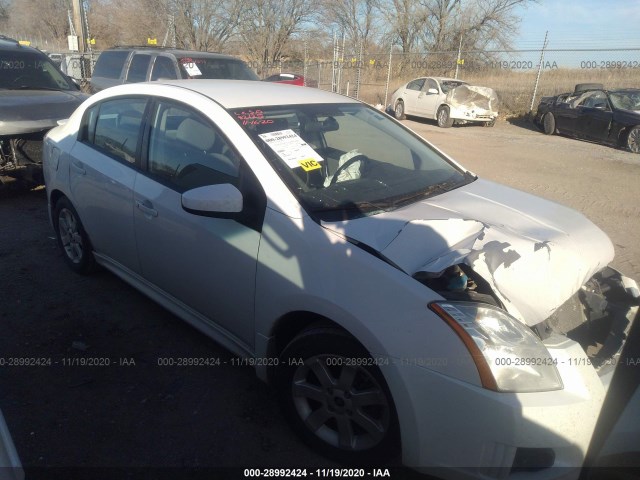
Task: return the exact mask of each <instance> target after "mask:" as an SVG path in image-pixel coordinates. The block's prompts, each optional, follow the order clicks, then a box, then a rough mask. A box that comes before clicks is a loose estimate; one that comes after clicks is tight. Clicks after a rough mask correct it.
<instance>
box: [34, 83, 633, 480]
mask: <svg viewBox="0 0 640 480" xmlns="http://www.w3.org/2000/svg"><path fill="white" fill-rule="evenodd" d="M44 155H45V156H44V174H45V180H46V187H47V195H48V199H49V208H50V214H51V219H52V224H53V226H54V229H55V232H56V235H57V241H58V244H59V245H60V247H61V250H62V252H63V258H64V259H65V261H66V262H67V263H68V264H69V266H70V267H71V268H72V269H74V270H76V271H78V272H80V273H86V272H88V271H90V270H91V267H92V266H93V264H94V262H97V263H99V264H100V265H102V266H104V267H106V268H107V269H109V270H111V271H112V272H114V273H115V274H117V275H118V276H119V277H121V278H123V279H124V280H125V281H127V282H129V283H130V284H131V285H133V286H134V287H136V288H138V289H139V290H141V291H142V292H144V293H145V294H147V295H148V296H150V297H151V298H153V299H154V300H156V301H158V302H159V303H161V304H162V305H164V306H165V307H166V308H168V309H170V310H171V311H172V312H174V313H175V314H176V315H178V316H180V317H182V318H183V319H184V320H186V321H187V322H189V323H191V324H192V325H194V326H195V327H196V328H198V329H200V330H201V331H203V332H205V333H206V334H207V335H209V336H211V337H212V338H214V339H216V340H217V341H219V342H220V343H221V344H222V345H224V346H225V347H227V348H229V349H230V350H231V351H232V352H234V353H235V354H237V355H241V356H243V357H246V359H247V360H246V361H247V364H249V365H252V366H255V368H256V371H257V374H258V376H259V377H260V378H261V379H263V380H265V381H268V382H270V383H272V384H273V385H275V386H276V388H277V391H278V392H279V397H280V400H281V403H282V406H283V408H284V411H285V412H286V415H287V418H288V419H289V420H290V422H291V425H292V426H293V428H294V429H295V430H296V431H297V432H298V433H299V434H300V435H301V437H302V438H303V439H304V440H306V441H307V442H309V443H310V444H311V445H313V447H314V448H315V449H318V450H320V451H322V452H325V453H326V454H327V455H330V456H333V457H335V458H337V459H340V460H344V461H347V462H349V464H351V465H354V464H359V463H360V462H362V461H369V462H374V463H375V464H377V465H380V464H381V463H382V462H383V461H384V459H385V458H386V457H389V456H392V455H394V454H395V453H396V452H399V453H401V456H402V461H403V462H404V463H405V464H406V465H408V466H411V467H413V468H416V469H418V470H422V471H426V472H434V470H433V469H435V468H438V467H447V468H445V469H442V470H437V474H438V475H439V476H444V477H448V476H457V475H459V474H466V475H471V476H474V477H481V478H507V477H510V475H511V474H514V475H515V476H517V478H529V475H536V478H541V476H542V477H544V478H553V477H558V476H563V477H564V476H565V475H566V474H567V473H568V470H567V468H573V469H575V470H576V471H577V469H579V468H580V466H581V464H582V462H583V459H584V455H585V451H586V450H587V447H588V445H589V441H590V438H591V435H592V432H593V430H594V425H595V423H596V419H597V417H598V413H599V411H600V408H601V405H602V402H603V398H604V396H605V392H606V389H607V385H608V382H609V379H610V377H611V375H612V372H613V370H614V367H615V364H616V361H617V358H618V355H619V352H620V350H621V348H622V346H623V345H624V343H625V338H626V337H625V336H626V332H627V331H628V330H629V328H630V326H631V324H632V318H633V316H634V315H635V314H636V312H637V310H638V306H637V305H638V289H637V286H636V284H635V282H634V281H633V280H630V279H628V278H626V277H624V276H623V275H621V274H620V273H618V272H616V271H615V270H613V269H611V268H610V267H608V264H609V263H610V262H611V260H612V258H613V247H612V244H611V242H610V241H609V239H608V238H607V236H606V235H605V234H604V233H603V232H602V231H601V230H600V229H598V227H596V226H595V225H593V224H592V223H591V222H590V221H589V220H588V219H586V218H585V217H584V216H583V215H582V214H580V213H578V212H576V211H573V210H571V209H569V208H566V207H563V206H561V205H557V204H555V203H552V202H550V201H547V200H543V199H541V198H538V197H534V196H532V195H529V194H527V193H523V192H520V191H517V190H514V189H511V188H508V187H505V186H501V185H498V184H496V183H493V182H490V181H487V180H482V179H479V178H478V177H477V176H476V175H474V174H473V173H471V172H469V171H468V170H466V169H465V168H464V167H462V166H460V165H458V164H457V163H456V162H455V161H453V160H452V159H450V158H449V157H447V156H446V155H445V154H443V153H442V152H440V151H439V150H437V149H436V148H434V147H433V146H432V145H430V144H429V143H428V142H426V141H425V140H424V139H422V138H421V137H419V136H418V135H416V134H414V133H413V132H412V131H410V130H409V129H407V128H405V127H404V126H402V125H401V124H399V123H398V122H396V121H394V120H393V119H391V118H389V117H388V116H387V115H385V114H383V113H380V112H379V111H377V110H375V109H373V108H370V107H368V106H367V105H365V104H362V103H360V102H358V101H356V100H352V99H349V98H346V97H343V96H340V95H335V94H332V93H328V92H324V91H322V90H317V89H302V88H301V89H292V88H290V87H288V86H283V85H278V84H264V85H262V86H261V88H259V89H256V88H254V85H253V84H252V83H250V82H241V81H208V80H203V81H200V82H192V81H175V82H166V83H161V82H154V83H153V84H130V85H124V86H119V87H114V88H111V89H108V90H104V91H103V92H100V93H99V94H97V95H95V96H93V97H91V99H89V100H88V101H87V102H85V103H84V104H83V105H82V106H81V107H80V108H79V109H78V110H77V111H76V112H75V113H74V115H73V116H72V117H71V118H70V119H69V121H68V122H67V123H66V124H65V125H63V126H60V127H57V128H55V129H53V130H52V131H51V132H50V133H49V134H48V136H47V137H46V139H45V149H44ZM553 467H565V468H562V469H554V468H553Z"/></svg>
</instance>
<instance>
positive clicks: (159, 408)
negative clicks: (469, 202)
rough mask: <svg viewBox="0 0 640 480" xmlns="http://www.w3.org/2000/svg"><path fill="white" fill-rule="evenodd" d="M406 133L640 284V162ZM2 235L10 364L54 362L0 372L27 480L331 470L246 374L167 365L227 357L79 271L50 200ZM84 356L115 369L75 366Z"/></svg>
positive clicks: (22, 210)
mask: <svg viewBox="0 0 640 480" xmlns="http://www.w3.org/2000/svg"><path fill="white" fill-rule="evenodd" d="M406 124H407V125H409V126H410V127H411V128H413V129H415V130H416V131H417V132H419V133H420V134H422V135H423V136H425V137H426V138H427V139H429V140H430V141H432V142H433V143H434V144H435V145H437V146H438V147H440V148H442V149H443V150H444V151H446V152H447V153H449V154H451V156H453V157H454V158H456V159H457V160H458V161H460V162H461V163H463V164H464V165H466V166H468V167H469V168H471V169H472V170H473V171H475V172H476V173H477V174H479V175H481V176H483V177H486V178H489V179H493V180H496V181H499V182H502V183H506V184H509V185H512V186H514V187H517V188H520V189H523V190H526V191H530V192H533V193H535V194H537V195H541V196H543V197H547V198H550V199H553V200H556V201H559V202H562V203H564V204H567V205H569V206H571V207H573V208H576V209H578V210H580V211H582V212H584V213H585V214H586V215H587V216H588V217H589V218H591V219H592V220H593V221H594V222H595V223H597V224H598V225H600V226H601V227H602V228H603V229H604V230H605V231H606V232H607V233H608V234H609V235H610V237H611V238H612V240H613V242H614V244H615V247H616V253H617V257H616V259H615V261H614V266H615V267H617V268H619V269H620V270H622V271H623V272H624V273H626V274H627V275H629V276H631V277H633V278H636V279H640V244H639V243H638V238H640V188H639V185H640V156H637V155H633V154H631V153H628V152H625V151H621V150H615V149H612V148H608V147H603V146H599V145H594V144H590V143H585V142H580V141H576V140H571V139H567V138H562V137H547V136H544V135H542V134H540V133H539V132H537V131H534V130H533V129H531V128H528V127H526V126H518V125H512V124H508V123H505V122H501V123H499V124H498V125H497V126H496V127H495V128H492V129H490V128H482V127H476V126H471V127H458V128H451V129H447V130H444V129H439V128H437V127H436V126H434V125H433V124H431V123H428V122H421V121H412V120H408V121H406ZM0 225H2V229H0V262H1V263H0V265H1V269H0V288H1V289H2V290H1V291H2V295H0V298H2V301H1V303H0V318H1V321H2V327H3V329H2V331H3V335H1V336H0V352H1V353H0V356H1V357H3V358H5V359H6V360H7V361H8V360H9V359H10V358H13V357H20V358H36V359H42V360H43V361H45V362H46V361H47V360H48V359H50V360H51V362H52V365H51V366H39V367H38V366H30V367H19V366H7V365H5V366H0V408H1V409H2V411H3V412H4V415H5V417H6V419H7V423H8V424H9V427H10V429H11V431H12V434H13V436H14V440H15V443H16V446H17V449H18V451H19V453H20V456H21V458H22V461H23V463H24V465H25V466H27V467H38V468H35V469H34V470H30V471H29V472H28V474H29V475H28V477H27V478H28V479H33V478H52V477H53V476H54V475H56V474H59V475H60V478H79V476H80V475H79V473H78V471H75V472H74V473H73V474H72V475H69V472H68V471H65V470H60V469H55V468H51V467H143V466H157V467H183V466H186V467H211V466H242V467H251V466H258V465H259V466H272V467H291V466H303V467H307V468H316V467H329V466H332V464H331V463H330V462H328V461H326V460H325V459H323V458H322V457H320V456H318V455H316V454H315V453H314V452H312V451H310V450H309V449H307V448H306V447H304V446H303V445H302V444H301V443H300V442H299V441H298V440H297V439H296V437H294V435H293V434H292V433H291V431H290V430H289V429H288V427H287V426H286V425H285V423H284V421H283V419H282V417H281V416H280V413H279V411H278V409H277V406H276V403H275V399H274V395H273V394H272V392H271V391H270V389H269V388H268V387H266V386H265V385H263V384H262V383H260V382H259V381H258V380H257V379H256V377H255V376H254V374H253V371H252V370H251V369H250V368H248V367H234V366H231V365H229V364H228V365H222V366H217V367H168V366H159V365H158V360H159V359H162V358H167V357H174V358H179V357H212V358H220V359H222V360H223V361H224V360H226V361H230V360H231V355H230V354H229V353H228V352H226V351H225V350H223V349H222V348H220V347H219V346H217V345H216V344H215V343H214V342H213V341H211V340H209V339H208V338H206V337H204V336H203V335H202V334H200V333H198V332H197V331H195V330H194V329H192V328H191V327H189V326H188V325H186V324H184V323H183V322H182V321H180V320H178V319H177V318H175V317H174V316H172V315H171V314H169V313H167V312H166V311H164V310H163V309H162V308H160V307H158V306H156V305H155V304H154V303H152V302H151V301H149V300H147V299H146V298H145V297H143V296H142V295H141V294H139V293H138V292H137V291H135V290H134V289H133V288H131V287H129V286H127V285H126V284H124V283H123V282H121V281H120V280H118V279H117V278H116V277H114V276H113V275H111V274H109V273H106V272H99V273H97V274H95V275H93V276H90V277H80V276H77V275H74V274H72V273H71V272H70V271H69V270H68V269H67V268H66V266H65V265H64V263H63V260H62V258H61V254H60V253H59V252H58V250H57V248H56V245H55V242H54V239H53V232H52V230H51V228H50V227H49V224H48V220H47V213H46V198H45V194H44V190H42V189H41V190H37V191H32V192H22V193H13V194H9V195H6V194H5V195H3V197H2V198H0ZM88 358H93V359H103V360H102V361H103V362H105V361H106V360H104V359H108V360H109V362H110V366H92V367H89V366H78V365H75V364H74V365H71V366H70V365H69V364H70V363H74V362H78V361H79V360H76V359H88ZM40 467H47V468H40ZM100 472H101V470H99V469H93V470H90V471H89V474H88V475H87V476H88V477H91V478H97V477H98V476H99V475H98V473H100ZM168 472H170V474H171V476H173V477H175V478H178V477H179V476H180V477H182V474H181V473H182V472H180V475H178V471H177V470H168ZM85 473H86V472H85ZM107 475H108V476H111V477H113V478H116V477H114V476H113V475H112V474H107ZM120 478H124V475H122V476H120ZM210 478H213V477H210ZM396 478H400V477H396Z"/></svg>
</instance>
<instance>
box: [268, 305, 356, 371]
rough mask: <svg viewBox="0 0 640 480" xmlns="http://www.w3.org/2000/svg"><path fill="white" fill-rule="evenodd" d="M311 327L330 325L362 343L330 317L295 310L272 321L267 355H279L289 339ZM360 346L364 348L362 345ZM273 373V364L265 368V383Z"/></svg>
mask: <svg viewBox="0 0 640 480" xmlns="http://www.w3.org/2000/svg"><path fill="white" fill-rule="evenodd" d="M311 327H330V328H335V329H338V330H341V331H342V332H344V333H346V334H348V335H349V336H350V337H352V338H353V339H354V340H355V341H357V342H358V343H360V345H362V342H360V340H358V338H356V337H355V335H353V334H352V333H351V332H349V331H348V330H347V329H345V328H344V327H343V326H341V325H340V324H339V323H337V322H335V321H333V320H331V319H330V318H328V317H326V316H324V315H321V314H318V313H315V312H311V311H305V310H297V311H291V312H288V313H286V314H284V315H282V316H281V317H280V318H278V320H276V321H275V322H274V324H273V327H272V328H271V332H270V335H269V344H268V346H267V357H268V358H275V357H279V356H280V354H281V353H282V351H283V350H284V349H285V348H286V346H287V345H289V343H290V342H291V340H293V339H294V338H295V337H296V336H298V335H299V334H300V333H301V332H302V331H304V330H306V329H308V328H311ZM362 346H363V348H365V349H366V347H365V346H364V345H362ZM274 373H275V366H272V367H271V368H269V369H268V370H267V372H266V380H267V383H269V384H271V383H272V382H273V375H274Z"/></svg>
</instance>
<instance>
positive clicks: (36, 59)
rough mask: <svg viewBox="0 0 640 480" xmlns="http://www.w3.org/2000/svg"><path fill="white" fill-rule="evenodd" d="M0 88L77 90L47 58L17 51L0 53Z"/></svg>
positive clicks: (33, 53)
mask: <svg viewBox="0 0 640 480" xmlns="http://www.w3.org/2000/svg"><path fill="white" fill-rule="evenodd" d="M0 88H6V89H9V90H75V88H74V86H72V85H71V83H70V82H69V81H68V80H67V79H66V78H65V76H64V75H63V74H62V73H60V71H59V70H58V69H57V68H56V67H55V66H54V64H53V63H52V62H51V61H50V60H49V59H48V58H47V57H46V56H44V55H40V54H38V53H36V52H17V51H4V52H3V51H0Z"/></svg>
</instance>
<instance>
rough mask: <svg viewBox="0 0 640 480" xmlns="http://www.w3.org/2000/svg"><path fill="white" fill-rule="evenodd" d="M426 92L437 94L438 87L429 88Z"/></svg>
mask: <svg viewBox="0 0 640 480" xmlns="http://www.w3.org/2000/svg"><path fill="white" fill-rule="evenodd" d="M427 93H428V94H429V95H437V94H438V89H437V88H430V89H429V90H427Z"/></svg>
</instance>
